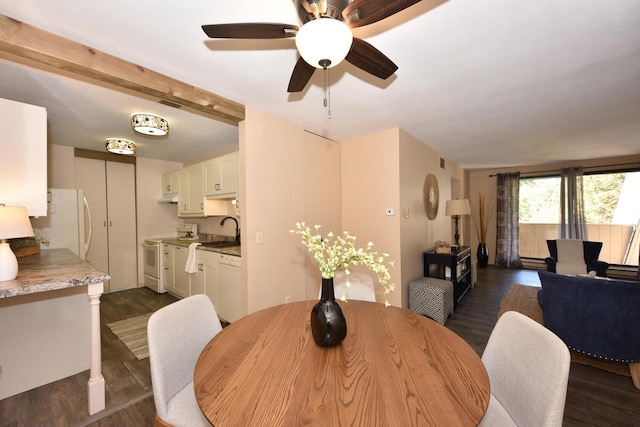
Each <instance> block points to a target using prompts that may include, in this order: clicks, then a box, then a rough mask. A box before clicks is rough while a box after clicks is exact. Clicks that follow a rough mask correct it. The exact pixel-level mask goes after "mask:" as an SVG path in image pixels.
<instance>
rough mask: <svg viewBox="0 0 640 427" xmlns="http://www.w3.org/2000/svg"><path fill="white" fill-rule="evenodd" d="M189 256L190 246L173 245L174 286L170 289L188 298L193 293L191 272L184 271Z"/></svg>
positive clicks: (179, 295)
mask: <svg viewBox="0 0 640 427" xmlns="http://www.w3.org/2000/svg"><path fill="white" fill-rule="evenodd" d="M188 256H189V248H188V247H185V246H174V247H173V287H172V288H169V289H168V290H169V292H172V293H173V294H175V295H176V296H177V297H180V298H186V297H188V296H189V295H191V283H190V280H191V277H190V276H191V274H190V273H187V272H186V271H184V268H185V266H186V265H187V257H188Z"/></svg>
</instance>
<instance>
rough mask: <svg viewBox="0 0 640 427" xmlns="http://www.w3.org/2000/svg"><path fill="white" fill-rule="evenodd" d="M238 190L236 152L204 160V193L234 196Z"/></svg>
mask: <svg viewBox="0 0 640 427" xmlns="http://www.w3.org/2000/svg"><path fill="white" fill-rule="evenodd" d="M237 190H238V152H237V151H236V152H233V153H230V154H227V155H225V156H221V157H216V158H215V159H211V160H208V161H206V162H204V195H205V196H206V197H213V196H229V197H235V193H236V191H237Z"/></svg>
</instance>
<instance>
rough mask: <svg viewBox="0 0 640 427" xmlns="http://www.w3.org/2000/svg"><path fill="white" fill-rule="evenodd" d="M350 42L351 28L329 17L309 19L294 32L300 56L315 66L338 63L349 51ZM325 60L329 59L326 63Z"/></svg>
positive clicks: (323, 66)
mask: <svg viewBox="0 0 640 427" xmlns="http://www.w3.org/2000/svg"><path fill="white" fill-rule="evenodd" d="M352 42H353V35H352V34H351V29H350V28H349V27H347V25H346V24H345V23H344V22H342V21H338V20H337V19H331V18H320V19H314V20H313V21H309V22H307V23H306V24H304V25H303V26H302V27H301V28H300V29H299V30H298V33H297V34H296V47H297V48H298V52H300V56H302V58H303V59H304V60H305V61H306V62H307V63H308V64H309V65H312V66H314V67H316V68H325V65H326V68H331V67H335V66H336V65H338V64H339V63H340V62H342V60H343V59H344V58H345V57H346V56H347V54H348V53H349V49H351V43H352ZM326 60H328V61H329V62H328V64H327V63H326V62H325V61H326ZM321 61H322V65H321Z"/></svg>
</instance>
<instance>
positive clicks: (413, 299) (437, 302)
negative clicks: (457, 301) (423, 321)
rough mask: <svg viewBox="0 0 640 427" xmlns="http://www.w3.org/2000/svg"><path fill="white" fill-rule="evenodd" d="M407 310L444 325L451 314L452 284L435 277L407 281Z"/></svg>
mask: <svg viewBox="0 0 640 427" xmlns="http://www.w3.org/2000/svg"><path fill="white" fill-rule="evenodd" d="M409 310H411V311H413V312H415V313H418V314H422V315H425V316H428V317H430V318H431V319H433V320H435V321H436V322H438V323H440V324H442V325H444V324H445V322H446V321H447V318H448V317H449V315H451V314H453V284H452V283H451V282H450V281H449V280H442V279H437V278H435V277H422V278H420V279H416V280H414V281H412V282H411V283H409Z"/></svg>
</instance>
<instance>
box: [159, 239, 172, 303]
mask: <svg viewBox="0 0 640 427" xmlns="http://www.w3.org/2000/svg"><path fill="white" fill-rule="evenodd" d="M173 248H174V245H168V244H166V243H163V244H162V265H163V271H162V277H161V280H162V284H163V286H164V288H165V289H166V290H167V291H170V292H171V293H173V288H174V286H173Z"/></svg>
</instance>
